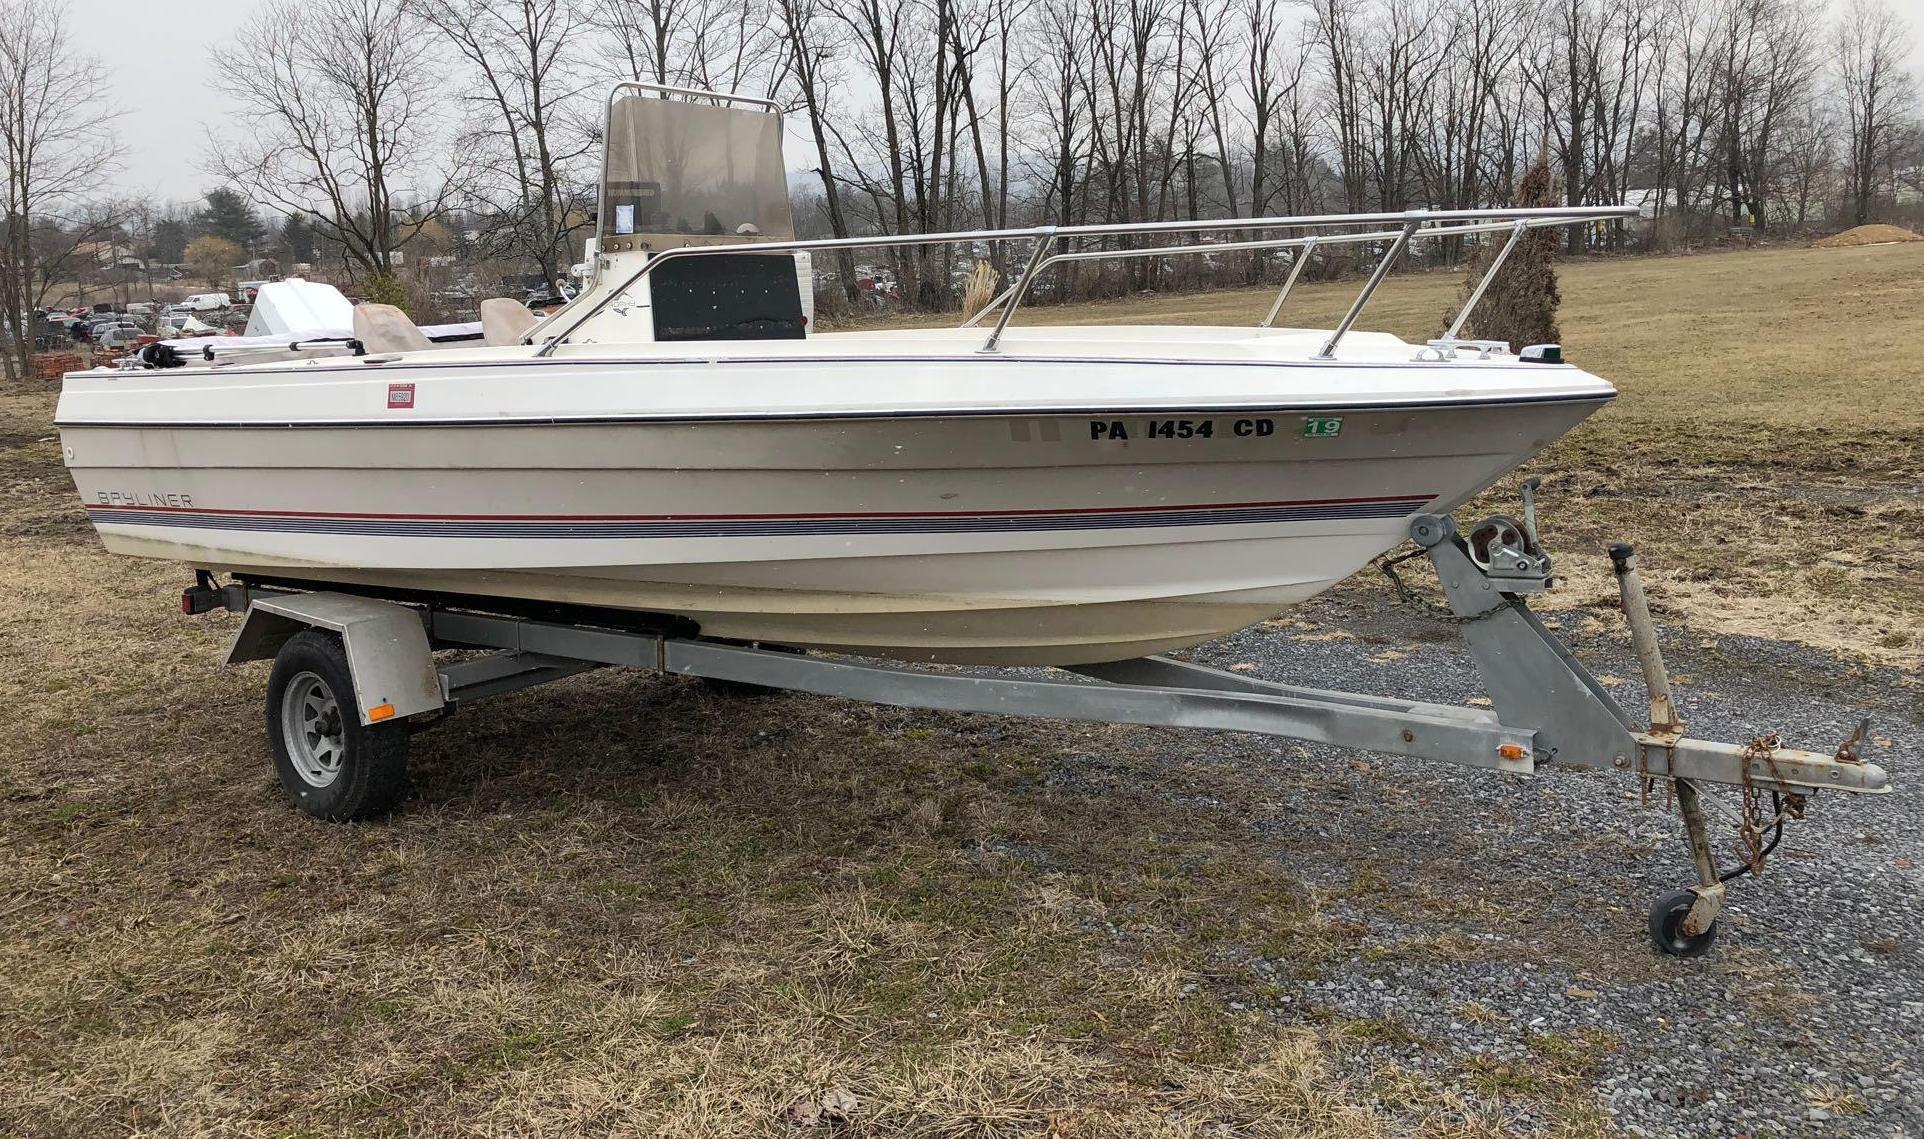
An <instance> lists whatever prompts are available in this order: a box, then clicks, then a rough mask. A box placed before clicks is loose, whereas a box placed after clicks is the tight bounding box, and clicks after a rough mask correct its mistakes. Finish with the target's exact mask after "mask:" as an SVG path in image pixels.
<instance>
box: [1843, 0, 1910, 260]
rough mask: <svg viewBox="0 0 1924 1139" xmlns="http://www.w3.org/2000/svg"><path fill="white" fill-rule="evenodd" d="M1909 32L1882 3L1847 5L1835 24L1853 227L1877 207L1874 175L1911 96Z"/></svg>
mask: <svg viewBox="0 0 1924 1139" xmlns="http://www.w3.org/2000/svg"><path fill="white" fill-rule="evenodd" d="M1908 41H1909V29H1907V28H1906V27H1905V26H1904V21H1903V20H1901V19H1899V18H1898V16H1897V14H1896V13H1895V12H1893V11H1891V10H1890V9H1889V8H1887V7H1885V6H1884V4H1883V3H1882V2H1881V0H1849V3H1848V4H1846V6H1845V8H1844V12H1843V16H1842V18H1841V19H1840V20H1839V22H1838V26H1837V37H1836V51H1837V80H1838V94H1839V95H1840V96H1841V98H1842V102H1843V104H1844V121H1845V126H1846V127H1847V129H1848V131H1849V146H1848V147H1847V154H1846V168H1847V171H1848V180H1849V193H1850V204H1851V213H1852V216H1853V217H1854V218H1855V219H1856V222H1857V224H1858V225H1863V224H1864V223H1866V222H1868V221H1870V220H1871V218H1872V215H1873V213H1874V211H1875V207H1876V197H1877V169H1878V167H1879V166H1880V165H1883V164H1884V163H1885V162H1886V161H1887V160H1888V158H1889V152H1890V146H1891V143H1892V141H1893V140H1894V138H1895V136H1896V133H1897V129H1898V126H1899V123H1900V120H1901V117H1902V115H1903V113H1904V112H1905V111H1907V110H1908V109H1909V108H1910V104H1911V99H1912V97H1913V94H1914V89H1913V84H1912V80H1911V77H1910V75H1909V74H1908V73H1907V72H1906V71H1905V70H1904V57H1905V54H1906V49H1907V48H1909V46H1910V44H1909V42H1908Z"/></svg>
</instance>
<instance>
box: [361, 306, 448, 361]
mask: <svg viewBox="0 0 1924 1139" xmlns="http://www.w3.org/2000/svg"><path fill="white" fill-rule="evenodd" d="M354 339H356V340H358V341H360V342H361V348H362V350H363V351H366V352H368V353H369V354H371V355H380V354H383V353H387V352H425V351H427V350H428V349H430V348H432V347H434V344H433V342H432V341H430V340H429V339H428V337H427V333H425V332H422V331H421V330H420V329H419V328H417V327H415V324H414V322H413V321H411V320H409V319H408V314H407V313H404V312H402V311H401V310H400V309H398V308H395V307H394V306H393V305H374V304H366V305H355V306H354Z"/></svg>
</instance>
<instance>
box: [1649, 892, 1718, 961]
mask: <svg viewBox="0 0 1924 1139" xmlns="http://www.w3.org/2000/svg"><path fill="white" fill-rule="evenodd" d="M1696 904H1697V894H1696V891H1694V890H1671V891H1670V892H1669V893H1666V894H1663V895H1660V896H1659V897H1658V898H1657V901H1656V903H1655V904H1654V905H1652V906H1651V907H1650V942H1651V944H1653V945H1655V946H1656V947H1657V952H1659V953H1664V954H1667V955H1669V956H1671V957H1702V956H1703V955H1704V954H1705V953H1708V952H1709V951H1710V945H1711V943H1712V942H1714V941H1716V940H1717V923H1716V922H1714V921H1713V922H1711V923H1710V928H1709V929H1706V930H1704V931H1703V932H1702V933H1700V934H1697V935H1696V936H1694V937H1690V936H1685V934H1684V931H1683V928H1684V919H1685V918H1687V917H1689V916H1690V907H1692V906H1694V905H1696Z"/></svg>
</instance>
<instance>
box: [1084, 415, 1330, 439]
mask: <svg viewBox="0 0 1924 1139" xmlns="http://www.w3.org/2000/svg"><path fill="white" fill-rule="evenodd" d="M1284 422H1285V423H1286V422H1287V421H1284ZM1301 423H1302V426H1301V431H1302V436H1303V438H1305V439H1334V438H1336V437H1337V436H1338V435H1341V434H1342V433H1343V417H1342V416H1340V415H1306V416H1303V417H1302V421H1301ZM1282 429H1284V428H1283V427H1282V426H1281V425H1279V423H1278V421H1277V420H1275V419H1272V418H1263V417H1253V418H1247V419H1091V420H1090V421H1089V438H1091V439H1110V440H1118V441H1120V440H1127V439H1217V438H1223V439H1232V438H1233V439H1264V438H1268V437H1269V436H1272V435H1275V434H1276V433H1277V432H1278V431H1279V430H1282Z"/></svg>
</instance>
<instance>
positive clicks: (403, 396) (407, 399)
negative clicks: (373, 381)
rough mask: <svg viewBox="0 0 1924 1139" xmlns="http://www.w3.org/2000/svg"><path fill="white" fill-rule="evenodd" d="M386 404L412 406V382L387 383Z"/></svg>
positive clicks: (390, 405)
mask: <svg viewBox="0 0 1924 1139" xmlns="http://www.w3.org/2000/svg"><path fill="white" fill-rule="evenodd" d="M387 405H388V406H389V407H404V408H405V407H413V406H414V385H413V384H389V385H388V386H387Z"/></svg>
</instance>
